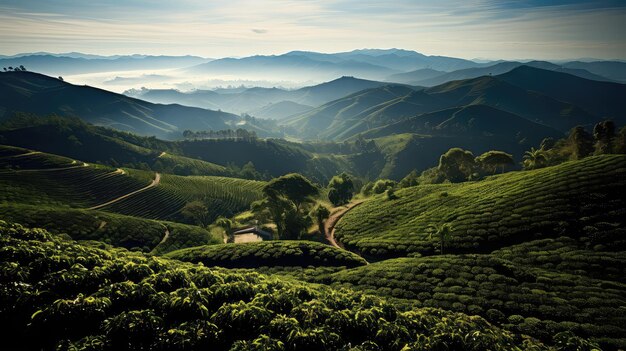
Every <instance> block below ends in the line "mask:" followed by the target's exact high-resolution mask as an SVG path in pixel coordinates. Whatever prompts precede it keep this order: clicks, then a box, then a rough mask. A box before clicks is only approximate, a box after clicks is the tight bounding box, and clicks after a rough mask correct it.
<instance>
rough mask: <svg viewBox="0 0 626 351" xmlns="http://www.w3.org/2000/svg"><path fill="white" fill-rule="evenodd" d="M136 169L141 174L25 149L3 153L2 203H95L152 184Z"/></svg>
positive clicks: (0, 171)
mask: <svg viewBox="0 0 626 351" xmlns="http://www.w3.org/2000/svg"><path fill="white" fill-rule="evenodd" d="M2 149H3V150H10V149H11V148H5V147H2ZM12 150H15V149H12ZM5 152H7V151H5ZM133 173H137V175H138V177H132V176H129V175H128V174H126V173H125V171H123V170H121V169H114V168H109V167H104V166H99V165H89V164H86V163H82V162H78V161H73V160H70V159H67V158H64V157H59V156H55V155H50V154H43V153H38V152H31V151H27V150H24V149H22V152H21V153H20V154H19V155H13V156H3V157H0V187H1V188H2V189H3V191H2V192H1V193H0V203H28V204H38V205H54V206H66V207H76V208H87V207H92V206H96V205H98V204H101V203H104V202H107V201H110V200H113V199H115V198H117V197H119V196H122V195H124V194H128V193H130V192H133V191H137V190H139V189H141V188H143V187H145V186H147V185H148V184H150V181H149V180H147V179H146V176H145V174H144V175H141V173H142V172H140V171H133Z"/></svg>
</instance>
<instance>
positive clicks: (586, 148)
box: [567, 126, 594, 160]
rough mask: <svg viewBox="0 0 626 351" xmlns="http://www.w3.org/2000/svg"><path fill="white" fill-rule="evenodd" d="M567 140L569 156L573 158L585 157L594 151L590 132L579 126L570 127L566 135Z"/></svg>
mask: <svg viewBox="0 0 626 351" xmlns="http://www.w3.org/2000/svg"><path fill="white" fill-rule="evenodd" d="M567 142H568V144H569V145H570V147H571V158H572V159H574V160H580V159H582V158H585V157H587V156H589V155H591V154H592V153H593V151H594V148H593V138H592V137H591V134H589V133H588V132H587V131H586V130H585V128H583V127H581V126H577V127H574V128H572V130H571V131H570V133H569V136H568V137H567Z"/></svg>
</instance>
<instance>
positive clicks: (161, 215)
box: [102, 174, 265, 223]
mask: <svg viewBox="0 0 626 351" xmlns="http://www.w3.org/2000/svg"><path fill="white" fill-rule="evenodd" d="M264 184H265V183H264V182H259V181H253V180H246V179H238V178H226V177H201V176H188V177H182V176H175V175H169V174H164V175H163V176H162V177H161V181H160V183H159V185H158V186H156V187H153V188H150V189H147V190H146V191H143V192H141V193H138V194H136V195H134V196H131V197H128V198H125V199H122V200H120V201H117V202H115V203H113V204H111V205H107V206H104V207H103V208H102V209H103V210H105V211H110V212H116V213H121V214H125V215H129V216H137V217H143V218H150V219H161V220H174V221H178V222H189V221H190V219H188V218H184V217H183V216H182V215H181V213H180V211H181V210H182V208H183V207H184V206H185V205H186V204H187V203H189V202H192V201H202V202H203V203H205V204H206V206H207V207H208V213H207V214H206V215H207V218H208V219H207V221H208V222H209V223H210V222H212V221H213V220H215V219H216V218H217V217H219V216H225V217H230V216H232V215H234V214H236V213H238V212H241V211H245V210H247V209H248V208H249V207H250V204H251V203H252V202H253V201H256V200H259V199H261V197H262V196H261V188H262V187H263V185H264Z"/></svg>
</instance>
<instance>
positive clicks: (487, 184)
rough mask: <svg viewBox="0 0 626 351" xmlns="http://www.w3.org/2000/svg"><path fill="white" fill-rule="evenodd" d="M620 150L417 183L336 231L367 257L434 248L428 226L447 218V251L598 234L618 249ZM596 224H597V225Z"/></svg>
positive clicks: (625, 162) (623, 160)
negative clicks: (461, 179) (467, 178)
mask: <svg viewBox="0 0 626 351" xmlns="http://www.w3.org/2000/svg"><path fill="white" fill-rule="evenodd" d="M625 187H626V156H623V155H605V156H595V157H589V158H586V159H584V160H581V161H574V162H567V163H564V164H561V165H559V166H554V167H549V168H544V169H539V170H534V171H523V172H510V173H506V174H503V175H499V176H493V177H489V178H487V179H485V180H483V181H479V182H469V183H460V184H442V185H424V186H417V187H412V188H407V189H404V190H401V191H398V192H397V193H396V194H397V198H396V199H393V200H388V199H386V198H385V197H384V196H378V197H374V198H372V199H371V200H368V201H366V202H365V203H364V204H363V205H361V206H359V207H358V208H355V209H354V210H353V211H350V212H349V213H348V214H346V216H345V217H344V218H343V219H342V220H341V221H339V223H338V224H337V227H336V238H337V239H338V240H339V241H341V242H342V243H343V244H344V245H345V246H346V247H347V248H349V249H351V250H355V251H358V252H360V253H362V254H364V255H366V256H367V257H372V258H389V257H398V256H406V255H411V254H427V255H428V254H433V253H436V252H437V248H438V242H439V240H438V238H437V237H436V236H432V237H430V235H429V233H428V227H429V226H431V225H434V226H438V225H442V224H449V225H450V226H451V227H452V230H451V237H450V238H449V240H447V242H446V243H445V247H446V251H447V252H451V253H463V252H474V253H476V252H490V251H492V250H494V249H497V248H501V247H504V246H509V245H511V244H515V243H520V242H524V241H530V240H533V239H539V238H549V237H557V236H559V235H560V234H561V233H563V232H565V231H567V232H569V233H573V234H571V235H575V236H577V237H581V236H583V235H584V234H585V233H587V232H590V231H592V232H593V231H594V230H595V231H600V232H602V233H603V238H602V240H601V241H602V242H604V245H606V246H608V247H612V249H623V248H624V239H623V237H622V234H623V232H624V223H623V222H624V221H623V218H624V215H625V213H624V211H625V210H624V209H625V208H626V203H625V199H624V198H623V196H621V195H620V194H623V193H624V189H625ZM598 228H601V229H602V230H598Z"/></svg>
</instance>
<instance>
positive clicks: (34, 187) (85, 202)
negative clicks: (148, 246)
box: [0, 147, 264, 222]
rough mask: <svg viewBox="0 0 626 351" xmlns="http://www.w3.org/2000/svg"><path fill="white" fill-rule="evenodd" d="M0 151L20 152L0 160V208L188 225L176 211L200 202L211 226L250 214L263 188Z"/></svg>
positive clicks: (229, 180)
mask: <svg viewBox="0 0 626 351" xmlns="http://www.w3.org/2000/svg"><path fill="white" fill-rule="evenodd" d="M0 150H8V151H7V152H11V153H14V152H17V151H16V150H19V151H20V152H21V154H19V155H13V156H11V155H9V156H4V157H0V185H2V186H3V188H6V189H7V190H6V191H3V192H2V193H0V203H8V204H30V205H35V204H36V205H41V206H62V207H72V208H81V209H86V208H96V209H103V210H105V211H109V212H114V213H121V214H125V215H130V216H137V217H143V218H148V219H160V220H175V221H181V222H190V219H188V218H184V217H182V216H181V214H180V210H181V209H182V208H183V207H184V206H185V205H186V204H187V203H188V202H192V201H195V200H199V201H202V202H204V203H205V205H206V206H207V207H208V209H209V212H208V213H207V218H208V220H209V221H212V220H213V219H215V218H217V217H218V216H220V215H223V216H231V215H233V214H235V213H237V212H240V211H243V210H246V209H248V208H249V206H250V203H251V202H253V201H255V200H258V199H260V198H261V188H262V187H263V184H264V183H263V182H259V181H252V180H245V179H238V178H228V177H212V176H206V177H205V176H188V177H184V176H176V175H169V174H163V175H161V174H158V173H157V174H155V173H153V172H147V171H140V170H134V169H124V170H123V169H119V168H118V169H112V168H108V167H104V166H100V165H90V164H84V163H80V162H76V161H72V160H70V159H67V158H64V157H59V156H56V155H51V154H44V153H40V152H34V153H33V152H29V151H28V150H25V149H16V148H12V147H0ZM26 165H27V166H28V167H30V168H28V169H27V168H26ZM40 165H44V166H40ZM42 167H45V168H42ZM157 179H158V182H157ZM128 194H131V195H130V196H128Z"/></svg>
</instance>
